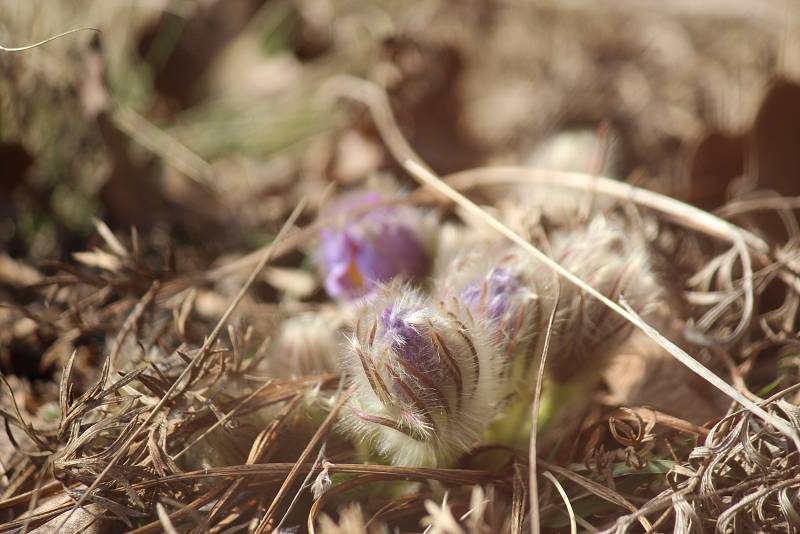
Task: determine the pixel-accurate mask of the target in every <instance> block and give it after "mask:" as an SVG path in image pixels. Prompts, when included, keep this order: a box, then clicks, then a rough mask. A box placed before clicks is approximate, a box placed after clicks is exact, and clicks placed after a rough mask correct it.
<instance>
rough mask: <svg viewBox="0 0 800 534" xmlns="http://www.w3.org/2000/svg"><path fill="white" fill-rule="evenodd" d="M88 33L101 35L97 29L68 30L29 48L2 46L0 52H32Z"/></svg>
mask: <svg viewBox="0 0 800 534" xmlns="http://www.w3.org/2000/svg"><path fill="white" fill-rule="evenodd" d="M86 31H89V32H97V33H100V30H98V29H97V28H73V29H71V30H67V31H65V32H61V33H59V34H58V35H53V36H52V37H48V38H47V39H44V40H42V41H39V42H38V43H33V44H31V45H27V46H17V47H10V46H3V45H0V50H2V51H3V52H24V51H26V50H31V49H33V48H37V47H39V46H42V45H44V44H47V43H49V42H50V41H55V40H56V39H61V38H62V37H66V36H67V35H71V34H73V33H78V32H86Z"/></svg>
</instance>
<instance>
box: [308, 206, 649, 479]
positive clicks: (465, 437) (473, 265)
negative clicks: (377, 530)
mask: <svg viewBox="0 0 800 534" xmlns="http://www.w3.org/2000/svg"><path fill="white" fill-rule="evenodd" d="M377 201H378V197H376V196H375V197H371V196H369V195H368V194H362V195H360V196H352V197H347V198H346V199H345V200H343V201H342V202H340V203H339V204H338V205H337V206H339V207H338V208H336V209H339V210H342V211H341V212H340V213H346V212H348V211H350V210H351V209H352V208H353V206H360V207H362V208H363V207H364V206H365V205H366V206H369V205H370V203H371V202H377ZM408 210H410V211H407V210H406V209H405V208H400V207H398V206H392V207H387V206H383V207H376V208H375V209H374V210H372V211H369V212H368V214H367V215H362V216H357V217H356V218H355V219H352V218H349V219H348V218H345V219H342V222H341V223H339V224H338V225H334V226H333V227H332V228H326V229H325V230H323V237H324V239H325V240H324V242H323V252H324V254H323V256H324V263H325V266H326V272H327V278H326V288H327V289H328V291H329V293H330V294H331V295H332V296H337V297H341V298H353V297H356V296H359V295H365V296H364V298H363V299H362V300H361V301H360V302H358V303H357V304H356V307H355V310H356V311H355V316H354V317H355V318H354V319H353V320H352V322H351V324H350V325H349V332H350V336H349V340H348V342H347V347H346V349H345V351H344V362H343V364H344V370H345V371H346V373H347V376H348V377H349V380H350V381H351V383H352V384H354V385H355V386H356V388H355V392H354V394H353V397H352V398H351V399H350V401H349V402H348V405H347V406H346V407H345V410H344V415H345V417H344V420H345V423H344V424H345V426H346V427H347V428H348V430H349V431H350V433H351V434H352V435H353V436H356V437H358V438H361V439H364V440H366V441H368V442H370V443H371V444H372V446H373V448H374V449H375V450H376V451H377V452H378V453H379V454H381V455H382V456H383V457H385V458H386V459H388V460H389V461H390V462H392V463H394V464H397V465H411V466H422V465H444V464H448V463H451V462H453V461H454V460H455V459H457V458H458V457H459V456H460V455H461V454H463V453H464V452H466V451H468V450H469V449H470V448H471V447H472V446H473V445H475V443H476V442H478V441H479V439H480V438H481V436H482V434H483V432H484V430H485V429H486V427H487V426H488V424H489V422H490V421H491V420H492V418H493V417H494V416H495V415H497V413H498V412H499V411H500V409H501V408H502V407H503V406H504V405H505V404H506V402H507V400H508V399H509V397H510V396H512V395H515V394H520V393H521V394H522V397H526V396H527V395H529V394H531V392H532V391H533V385H534V383H533V376H534V372H535V370H536V368H537V367H538V366H537V365H534V363H535V362H537V360H538V358H539V357H540V355H541V353H542V349H543V345H544V339H545V337H546V336H545V334H546V332H547V327H548V320H549V318H550V316H551V314H552V313H553V310H554V307H556V306H557V308H556V313H555V316H554V317H555V320H554V323H553V327H552V331H551V332H550V340H551V341H550V347H549V352H548V361H549V366H548V372H549V374H550V376H551V377H552V378H553V379H554V380H556V381H564V380H572V379H576V378H579V377H585V376H588V375H590V374H592V373H593V372H594V371H595V370H596V369H597V368H598V367H599V366H601V365H603V364H604V363H605V362H606V361H607V359H608V356H609V355H610V354H611V353H612V352H613V349H614V348H615V347H616V346H618V345H619V343H620V342H621V341H622V340H623V339H624V338H625V337H626V336H627V335H628V333H629V332H630V327H629V325H628V323H627V322H626V321H625V320H624V319H623V318H621V317H619V316H618V315H616V314H614V313H613V312H611V311H610V310H609V309H608V308H607V307H606V306H605V305H603V304H602V303H601V302H600V301H598V300H597V299H595V298H593V297H591V296H590V295H588V294H585V293H584V292H583V291H581V290H580V289H579V288H577V287H576V286H574V285H573V284H571V283H569V282H567V281H565V280H562V279H560V278H557V277H556V276H555V275H554V274H553V273H552V272H551V270H550V269H549V268H547V267H546V266H545V265H543V264H541V263H540V262H539V261H538V260H536V259H534V258H532V257H531V256H530V255H529V254H528V253H526V252H525V251H523V250H521V249H519V248H518V247H516V246H513V245H502V244H497V243H491V242H489V241H488V240H484V241H483V242H480V243H476V241H475V240H471V241H470V243H469V245H468V246H464V247H463V248H462V249H461V250H457V251H455V253H453V248H452V247H450V248H449V249H448V250H449V252H450V253H451V257H449V258H447V260H446V262H445V263H443V264H441V265H439V266H438V267H437V269H436V272H435V274H434V279H435V280H434V283H433V285H432V290H431V292H430V293H429V294H426V293H423V292H422V291H421V290H420V289H417V288H414V287H412V286H411V285H409V283H408V282H404V281H402V279H403V278H406V279H408V278H414V277H420V276H423V275H424V274H425V273H426V272H427V270H428V265H429V252H430V249H429V248H427V245H426V243H428V242H429V241H430V240H429V239H426V237H425V235H426V234H425V231H424V228H425V225H424V224H423V223H422V222H421V220H422V219H421V218H420V217H421V216H420V213H419V212H415V211H414V210H412V209H411V208H408ZM549 245H550V246H549V250H550V251H551V254H552V256H553V258H554V259H555V260H556V261H557V262H559V263H560V264H561V265H563V266H564V267H565V268H566V269H568V270H569V271H571V272H572V273H574V274H575V275H577V276H578V277H580V278H581V279H583V280H585V281H586V282H587V283H588V284H589V285H591V286H592V287H594V288H595V289H597V290H598V291H600V292H601V293H603V294H604V295H606V296H608V297H609V298H611V299H614V300H618V299H619V297H620V296H624V297H625V298H626V299H627V301H628V303H629V304H630V305H631V306H632V307H633V308H634V309H635V310H636V311H637V312H639V313H640V314H647V313H648V312H649V311H650V307H651V306H652V305H654V304H655V303H657V302H659V300H660V298H661V289H660V285H659V283H658V281H657V279H656V277H655V276H654V274H653V272H652V268H651V265H650V262H649V259H648V254H647V251H646V247H645V246H644V245H643V243H640V242H638V241H637V240H636V239H634V238H632V237H631V236H629V235H627V234H626V233H625V229H624V227H623V225H621V224H619V223H617V222H615V221H613V220H611V219H609V218H607V217H605V216H602V215H598V216H595V218H594V219H592V220H591V221H590V222H589V223H588V224H587V225H585V226H582V227H574V226H571V227H568V228H566V227H562V229H561V230H557V231H554V232H553V233H552V235H551V236H550V237H549ZM298 346H300V345H298ZM518 397H519V395H518ZM522 397H520V398H522Z"/></svg>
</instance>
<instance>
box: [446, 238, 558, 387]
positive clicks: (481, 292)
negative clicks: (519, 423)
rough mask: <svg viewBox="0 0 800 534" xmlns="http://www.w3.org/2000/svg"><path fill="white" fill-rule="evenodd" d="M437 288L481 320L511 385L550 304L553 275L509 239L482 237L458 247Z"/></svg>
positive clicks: (534, 349)
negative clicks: (505, 242)
mask: <svg viewBox="0 0 800 534" xmlns="http://www.w3.org/2000/svg"><path fill="white" fill-rule="evenodd" d="M437 292H438V293H439V294H440V295H451V296H453V298H456V299H458V300H459V301H460V302H461V303H462V304H463V305H464V306H465V307H466V308H467V309H468V310H469V312H470V314H471V315H473V316H474V317H477V318H480V319H481V320H484V321H486V323H487V325H488V326H489V328H490V330H491V334H492V336H493V337H494V339H495V342H496V343H497V346H498V349H499V351H500V352H501V354H503V355H504V356H505V359H506V361H507V362H508V365H507V367H506V374H507V376H506V377H505V378H506V382H507V383H508V385H509V386H511V387H512V389H513V388H515V387H516V386H518V385H519V382H520V381H523V380H525V379H526V377H527V376H528V375H529V371H530V369H531V367H532V366H531V364H532V363H533V362H534V361H535V356H536V355H537V354H538V352H539V351H540V349H541V347H540V344H541V341H542V339H541V338H540V336H539V334H540V333H541V331H542V329H543V328H544V323H546V321H547V313H549V310H550V309H552V302H551V301H552V298H553V276H552V275H551V274H550V273H549V272H548V270H547V269H546V268H543V267H541V266H539V265H538V262H536V261H535V260H533V259H532V258H530V257H529V256H528V255H527V253H525V251H522V250H520V249H519V248H518V247H516V246H514V245H494V244H486V243H484V244H483V245H481V246H472V247H470V248H468V249H466V250H463V251H461V253H460V254H458V255H456V257H455V259H454V260H452V261H451V262H450V263H449V264H448V265H447V266H446V267H445V268H444V269H442V271H441V273H440V275H439V277H438V284H437Z"/></svg>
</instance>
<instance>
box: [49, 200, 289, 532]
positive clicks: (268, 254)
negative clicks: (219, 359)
mask: <svg viewBox="0 0 800 534" xmlns="http://www.w3.org/2000/svg"><path fill="white" fill-rule="evenodd" d="M304 207H305V201H301V202H300V203H299V204H298V205H297V206H296V207H295V209H294V211H292V213H291V215H290V216H289V218H288V219H287V220H286V222H285V223H284V224H283V227H282V228H281V230H280V232H278V235H277V236H276V237H275V240H274V241H273V242H272V246H270V247H268V248H267V249H266V250H265V251H264V255H263V256H262V258H261V260H260V261H259V262H258V264H257V265H256V266H255V268H254V269H253V271H252V272H251V274H250V276H249V277H248V279H247V280H246V281H245V283H244V284H243V285H242V287H241V289H240V290H239V292H238V293H237V294H236V296H235V297H234V299H233V301H231V303H230V305H229V306H228V308H227V309H226V310H225V313H224V314H223V315H222V317H221V318H220V320H219V322H218V323H217V325H216V326H215V327H214V330H213V331H212V332H211V334H210V335H209V336H208V337H207V338H206V341H205V343H203V347H202V348H201V349H200V351H199V352H198V353H197V355H196V356H195V357H194V359H192V361H191V362H189V364H188V365H187V366H186V367H185V368H184V370H183V371H182V372H181V374H180V375H179V376H178V378H177V379H176V380H175V381H174V382H173V383H172V385H171V386H170V388H169V390H167V392H166V393H165V394H164V396H163V397H161V399H160V400H159V402H158V403H157V404H156V405H155V406H154V407H153V409H152V410H151V411H150V414H149V415H148V416H147V417H146V418H145V420H144V421H143V422H142V423H141V425H140V426H139V427H138V428H137V429H136V430H135V431H133V432H132V433H131V434H130V436H128V438H127V439H126V440H125V442H124V443H123V444H122V446H121V447H120V448H119V449H118V451H117V452H116V454H114V456H113V457H112V458H111V460H110V461H109V462H108V464H107V465H106V466H105V468H104V469H103V470H102V471H101V472H100V474H99V475H98V476H97V477H96V478H95V480H94V482H93V483H92V484H91V485H90V486H89V487H88V488H87V489H86V491H85V492H84V493H83V495H81V497H80V499H78V501H77V502H76V503H75V505H74V506H73V507H72V509H71V510H70V513H69V514H67V515H66V517H65V518H64V520H63V521H62V522H61V524H60V525H59V527H58V528H57V529H56V530H59V529H61V528H63V526H64V524H65V523H66V522H67V521H68V520H69V518H70V517H71V515H72V514H73V513H74V512H75V510H77V509H78V508H80V507H81V505H82V504H83V503H84V502H85V501H86V499H87V497H88V496H89V495H90V494H91V493H92V492H93V491H94V490H95V489H97V487H98V486H99V485H100V483H101V482H102V481H103V478H104V477H105V476H106V475H107V474H108V473H109V471H110V470H111V468H112V467H113V466H114V465H115V463H116V462H117V461H118V460H119V459H120V458H121V457H122V455H123V454H125V452H126V450H127V449H128V447H129V446H130V445H131V443H133V441H134V440H135V439H136V438H137V436H138V435H139V434H140V433H141V432H143V431H144V430H145V429H146V428H147V426H148V425H149V424H150V423H151V422H152V421H153V419H154V418H155V416H156V414H157V413H158V412H159V411H160V410H161V409H162V408H163V407H164V405H165V404H166V403H167V401H168V400H169V398H170V396H171V395H172V393H173V392H174V391H175V390H176V389H177V388H178V387H179V386H180V384H181V383H182V382H183V381H184V379H185V378H186V377H188V376H189V374H190V373H191V372H192V371H193V370H194V368H195V367H197V366H199V365H200V364H201V363H202V362H203V361H204V359H205V356H206V355H207V354H208V352H209V351H210V349H211V347H212V346H213V344H214V343H215V342H216V340H217V337H218V336H219V333H220V332H221V331H222V328H223V327H224V326H225V324H226V323H227V321H228V319H229V318H230V316H231V314H232V313H233V311H234V310H235V309H236V306H238V305H239V303H240V302H241V301H242V299H243V298H244V296H245V294H246V293H247V291H248V290H249V289H250V286H251V285H253V282H255V280H256V278H257V277H258V275H259V273H260V272H261V270H262V269H263V268H264V267H265V266H266V264H267V262H268V261H269V260H270V259H271V258H272V252H273V250H274V249H275V245H276V244H277V243H280V241H281V240H282V239H283V236H284V235H285V234H286V232H287V231H288V230H289V229H290V228H291V227H293V226H294V223H295V222H296V221H297V218H298V217H299V216H300V214H301V213H302V211H303V209H304Z"/></svg>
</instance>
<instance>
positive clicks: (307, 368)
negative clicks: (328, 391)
mask: <svg viewBox="0 0 800 534" xmlns="http://www.w3.org/2000/svg"><path fill="white" fill-rule="evenodd" d="M345 328H346V322H345V320H344V319H343V317H342V313H337V312H336V311H335V310H328V311H321V312H316V313H314V312H309V313H302V314H299V315H296V316H294V317H290V318H288V319H286V320H285V321H283V322H282V323H281V325H280V327H279V330H278V333H277V335H276V337H275V341H274V342H273V344H272V349H271V351H270V359H269V371H270V374H272V375H273V376H277V377H286V378H289V377H299V376H306V375H316V374H321V373H337V372H338V371H339V355H340V354H341V351H342V345H343V343H344V341H345V338H344V332H345Z"/></svg>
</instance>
